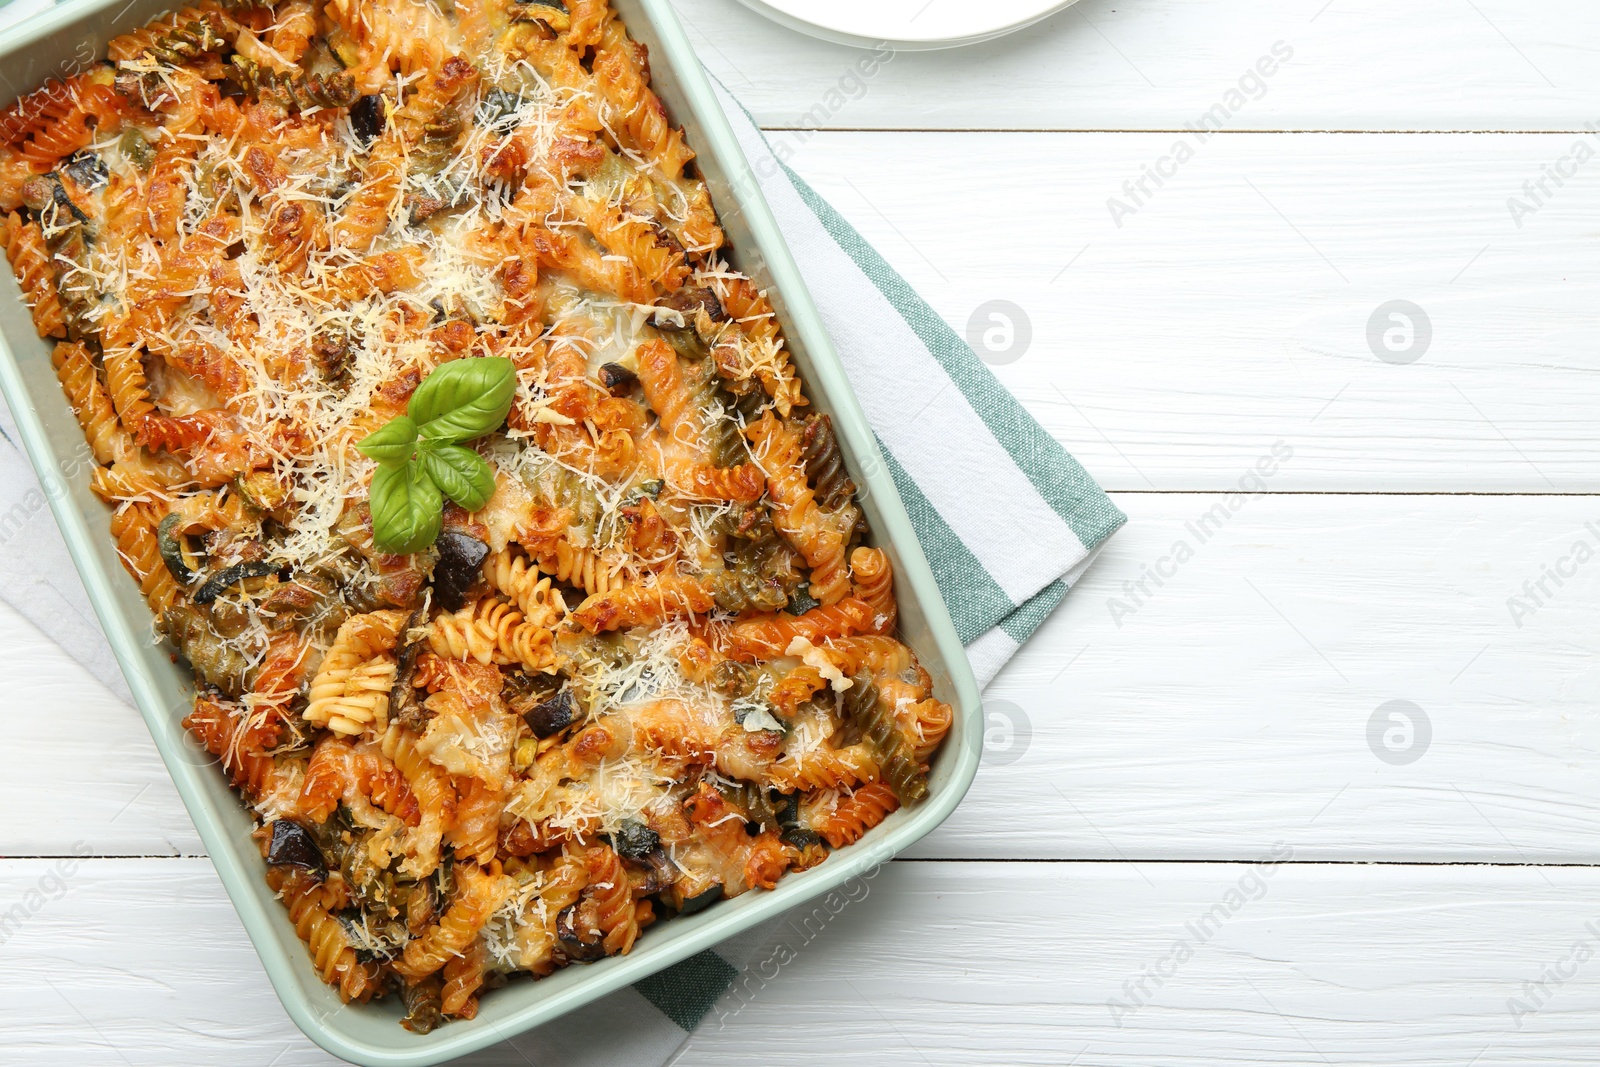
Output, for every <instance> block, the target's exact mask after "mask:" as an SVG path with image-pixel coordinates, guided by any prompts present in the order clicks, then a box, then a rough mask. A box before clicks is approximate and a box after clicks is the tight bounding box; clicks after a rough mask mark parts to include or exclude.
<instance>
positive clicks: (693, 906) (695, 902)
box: [678, 885, 722, 915]
mask: <svg viewBox="0 0 1600 1067" xmlns="http://www.w3.org/2000/svg"><path fill="white" fill-rule="evenodd" d="M720 899H722V887H721V886H720V885H714V886H712V887H711V888H710V889H707V890H706V891H705V892H703V893H696V894H695V895H694V896H692V897H685V898H684V900H683V906H682V907H680V908H679V909H678V914H679V915H693V914H694V913H695V912H697V911H705V910H706V909H707V908H709V907H710V906H711V905H712V904H714V903H716V902H717V901H718V900H720Z"/></svg>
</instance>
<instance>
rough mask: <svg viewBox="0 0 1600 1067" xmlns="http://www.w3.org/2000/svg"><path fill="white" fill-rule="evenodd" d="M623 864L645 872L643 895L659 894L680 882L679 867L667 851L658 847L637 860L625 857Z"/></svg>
mask: <svg viewBox="0 0 1600 1067" xmlns="http://www.w3.org/2000/svg"><path fill="white" fill-rule="evenodd" d="M623 862H624V863H625V864H626V865H627V866H629V867H632V868H636V869H639V870H643V871H644V872H645V881H644V885H643V886H642V887H641V890H640V891H641V893H642V895H646V896H648V895H649V894H651V893H659V892H661V891H662V890H663V889H666V888H667V887H668V886H670V885H672V884H673V883H674V882H676V881H677V880H678V866H677V864H675V863H673V862H672V858H671V857H670V856H668V855H667V850H666V849H664V848H662V847H661V846H659V845H657V846H656V847H655V848H653V849H651V850H650V851H649V852H646V853H645V854H644V855H643V856H640V857H639V858H637V859H632V858H628V857H624V859H623Z"/></svg>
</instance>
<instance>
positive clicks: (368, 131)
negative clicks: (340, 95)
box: [350, 96, 388, 147]
mask: <svg viewBox="0 0 1600 1067" xmlns="http://www.w3.org/2000/svg"><path fill="white" fill-rule="evenodd" d="M387 118H388V115H387V111H386V109H385V108H384V106H383V97H381V96H363V97H362V98H361V99H359V100H357V101H356V102H355V103H354V104H351V105H350V128H351V129H352V130H354V131H355V135H356V136H357V137H358V138H360V139H361V144H362V146H363V147H367V146H369V145H371V144H372V142H373V141H376V140H377V139H378V137H379V136H380V135H381V134H382V133H383V127H384V124H385V122H386V121H387Z"/></svg>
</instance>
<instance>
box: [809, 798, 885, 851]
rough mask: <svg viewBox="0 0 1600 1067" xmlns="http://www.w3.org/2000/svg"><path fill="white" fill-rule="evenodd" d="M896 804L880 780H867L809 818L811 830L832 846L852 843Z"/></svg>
mask: <svg viewBox="0 0 1600 1067" xmlns="http://www.w3.org/2000/svg"><path fill="white" fill-rule="evenodd" d="M899 807H900V801H899V800H898V799H897V798H896V797H895V795H894V790H892V789H890V788H889V787H888V786H887V785H886V784H884V783H883V782H869V783H868V784H866V785H863V786H861V787H860V788H858V789H856V790H854V791H853V792H851V793H849V794H848V795H844V796H840V797H838V798H837V802H836V803H835V804H834V805H833V807H832V809H831V810H828V811H826V812H824V813H819V814H818V815H815V816H813V817H812V818H811V829H812V830H814V831H816V832H817V833H819V834H821V835H822V839H823V840H824V841H826V842H827V843H828V845H829V846H830V847H832V848H843V847H845V846H846V845H853V844H855V843H856V842H857V841H859V840H861V838H862V837H863V836H864V835H865V834H866V832H867V831H868V830H870V829H872V828H873V827H874V826H877V825H878V824H879V823H881V822H882V821H883V820H884V819H886V818H888V816H889V813H890V812H893V811H895V810H896V809H898V808H899Z"/></svg>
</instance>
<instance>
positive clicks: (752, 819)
mask: <svg viewBox="0 0 1600 1067" xmlns="http://www.w3.org/2000/svg"><path fill="white" fill-rule="evenodd" d="M717 792H719V793H721V794H722V795H723V796H724V797H725V798H727V799H728V800H729V801H730V802H731V803H732V804H734V805H735V806H736V807H738V808H740V809H741V810H743V811H744V814H745V821H746V823H747V824H748V823H754V824H755V825H756V827H757V831H758V832H759V831H760V830H763V829H765V828H767V827H768V826H772V827H776V826H777V825H778V812H777V810H776V809H775V808H773V806H772V801H770V800H768V799H767V793H766V790H765V789H763V788H762V787H761V786H759V785H756V784H755V783H753V782H745V781H740V782H738V783H736V784H732V785H719V786H718V787H717Z"/></svg>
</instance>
